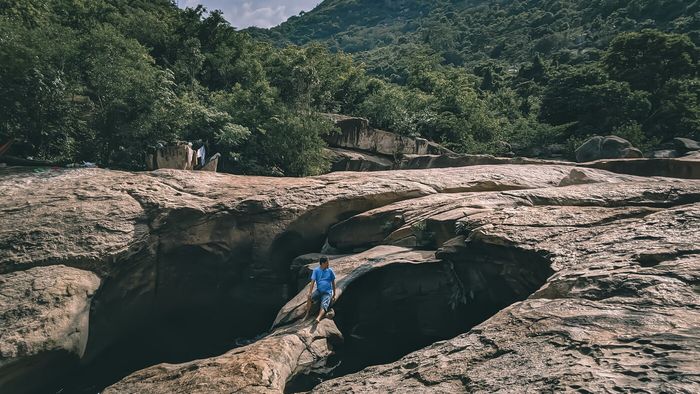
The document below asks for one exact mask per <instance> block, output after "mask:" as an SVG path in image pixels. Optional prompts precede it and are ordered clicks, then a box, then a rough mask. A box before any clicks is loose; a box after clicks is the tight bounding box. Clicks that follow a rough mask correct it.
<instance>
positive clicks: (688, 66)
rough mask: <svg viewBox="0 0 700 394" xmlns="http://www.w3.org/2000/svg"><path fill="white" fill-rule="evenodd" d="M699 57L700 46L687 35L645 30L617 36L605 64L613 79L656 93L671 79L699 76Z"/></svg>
mask: <svg viewBox="0 0 700 394" xmlns="http://www.w3.org/2000/svg"><path fill="white" fill-rule="evenodd" d="M699 58H700V51H699V50H698V47H697V46H695V44H694V43H693V42H692V41H691V40H690V38H689V37H688V36H687V35H683V34H669V33H663V32H660V31H658V30H643V31H641V32H632V33H624V34H620V35H619V36H617V37H616V38H615V39H614V40H613V41H612V43H611V44H610V47H609V48H608V50H607V52H606V53H605V55H604V57H603V64H605V67H606V69H607V71H608V73H609V74H610V76H611V77H612V78H613V79H615V80H618V81H625V82H628V83H629V84H630V86H631V87H632V89H635V90H644V91H647V92H652V93H656V92H658V91H659V90H661V89H662V88H663V86H664V85H665V84H666V82H667V81H669V80H671V79H683V78H694V77H696V76H697V73H698V59H699Z"/></svg>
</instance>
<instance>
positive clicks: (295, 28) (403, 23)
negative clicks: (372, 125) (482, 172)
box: [251, 0, 700, 65]
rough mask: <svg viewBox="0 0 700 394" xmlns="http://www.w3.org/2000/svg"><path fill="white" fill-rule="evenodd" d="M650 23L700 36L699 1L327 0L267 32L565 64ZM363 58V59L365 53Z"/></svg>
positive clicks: (350, 44) (292, 39) (338, 44)
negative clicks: (537, 57) (540, 58)
mask: <svg viewBox="0 0 700 394" xmlns="http://www.w3.org/2000/svg"><path fill="white" fill-rule="evenodd" d="M645 28H655V29H659V30H662V31H670V32H676V33H687V34H689V35H690V36H691V38H692V39H693V41H695V43H696V44H697V43H698V42H700V2H698V1H697V0H696V1H684V0H593V1H585V2H584V1H574V0H515V1H512V0H491V1H487V0H468V1H449V0H438V1H421V0H394V1H392V0H386V1H371V0H327V1H324V2H323V3H321V4H320V5H319V6H318V7H317V8H315V9H314V10H312V11H310V12H308V13H305V14H302V15H300V16H297V17H292V18H290V19H289V20H288V21H287V22H285V23H283V24H282V25H280V26H278V27H276V28H274V29H272V30H271V31H269V32H266V31H262V30H260V29H254V30H251V31H252V32H253V34H254V35H257V36H267V37H268V38H271V39H272V40H274V41H276V42H278V43H293V44H306V43H309V42H312V41H316V42H322V43H324V44H326V45H328V46H329V47H331V48H334V49H336V50H343V51H345V52H353V53H357V52H367V51H377V50H387V48H391V47H397V46H401V45H406V44H408V43H410V44H415V45H421V46H426V47H428V48H430V49H431V50H433V51H435V52H437V53H438V54H440V55H441V56H442V57H443V58H444V59H445V62H446V63H450V64H455V65H462V64H465V63H468V64H473V63H475V62H478V61H483V60H502V61H506V62H524V61H530V60H531V59H532V57H533V56H534V55H535V54H536V53H539V54H541V55H545V56H551V57H553V58H556V59H557V60H558V61H561V62H566V63H568V62H571V61H575V60H576V59H579V58H580V57H581V56H583V55H585V53H586V51H587V50H590V49H604V48H605V47H606V46H607V45H608V43H609V42H610V41H611V40H612V38H614V37H615V36H616V35H617V34H619V33H621V32H628V31H640V30H642V29H645ZM364 58H366V57H364Z"/></svg>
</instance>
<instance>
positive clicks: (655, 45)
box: [249, 0, 700, 152]
mask: <svg viewBox="0 0 700 394" xmlns="http://www.w3.org/2000/svg"><path fill="white" fill-rule="evenodd" d="M249 32H250V33H251V34H252V35H253V36H254V37H258V38H261V39H267V40H271V41H273V42H275V43H276V44H277V45H288V44H296V45H307V44H321V45H326V46H328V47H329V48H331V50H333V51H341V52H347V53H350V54H352V56H353V58H354V59H355V60H356V61H357V62H358V63H360V64H362V65H363V67H365V69H366V70H367V72H368V73H369V74H370V75H374V76H377V77H379V78H382V79H383V80H385V81H388V82H391V83H394V84H397V85H400V86H404V87H407V88H409V89H415V90H417V91H420V92H423V93H425V94H428V95H430V96H432V97H435V98H436V99H437V100H440V99H441V98H444V97H445V96H453V95H454V94H455V92H454V90H455V89H457V90H459V91H460V93H459V95H460V96H461V97H468V98H471V97H473V98H474V100H476V101H475V102H481V103H482V105H483V107H481V106H480V105H476V107H481V108H482V109H484V111H485V112H486V116H485V117H483V118H482V119H481V120H474V118H473V117H472V118H471V120H467V121H464V120H465V119H466V118H469V115H465V111H466V112H468V113H469V114H473V113H475V112H477V113H478V112H480V109H475V108H474V107H471V108H469V109H465V108H462V109H455V106H454V105H450V104H449V103H446V105H444V106H441V107H440V108H439V109H438V110H437V113H435V112H431V111H429V110H428V112H430V115H427V116H421V115H420V113H421V112H422V111H421V108H425V107H426V106H425V105H420V104H411V100H401V98H402V96H401V95H399V94H396V95H394V97H393V98H398V100H397V101H403V102H408V104H399V106H402V107H403V109H404V110H405V112H407V113H409V114H410V116H408V118H411V119H413V118H416V117H417V118H420V119H418V120H415V121H413V120H411V121H412V122H413V123H412V124H411V125H405V124H402V122H399V121H391V120H389V121H387V120H385V119H382V117H381V116H376V115H375V114H369V115H368V116H369V117H371V118H372V117H373V115H374V117H375V118H377V119H374V120H375V123H378V124H379V125H381V126H382V127H385V128H389V129H393V130H397V131H399V132H408V133H411V132H417V133H419V134H421V135H423V136H425V137H428V138H433V139H436V140H439V141H441V142H443V143H445V144H447V145H450V143H453V144H455V143H456V145H458V146H459V145H462V146H470V147H471V148H467V150H470V149H471V150H474V149H476V150H484V149H485V150H491V151H496V152H498V149H497V144H496V145H494V144H493V142H494V140H497V139H501V140H503V141H506V142H510V143H512V144H515V145H518V146H537V145H538V144H547V143H549V144H551V143H563V144H566V145H567V146H568V147H569V148H568V149H569V150H570V149H572V148H573V147H575V146H576V144H578V143H579V142H580V141H582V140H583V139H585V138H586V137H587V136H590V135H593V134H616V135H620V136H623V137H625V138H628V139H630V140H633V142H634V143H636V144H638V145H639V146H640V147H642V148H650V147H652V146H654V145H657V144H659V143H660V142H662V141H664V140H668V139H670V138H672V137H674V136H681V135H682V136H688V137H697V136H698V133H699V132H700V107H699V103H700V100H699V97H698V91H699V90H700V83H699V82H698V79H697V77H698V58H699V56H698V53H699V52H698V49H697V44H698V43H699V42H700V2H698V1H683V0H635V1H632V0H596V1H586V2H582V1H569V0H546V1H540V0H523V1H510V0H509V1H495V0H492V1H480V0H470V1H447V0H440V1H431V2H427V1H417V0H399V1H382V2H374V1H365V0H356V1H347V0H328V1H324V2H323V3H321V4H320V5H319V6H318V7H317V8H316V9H314V10H312V11H310V12H308V13H305V14H302V15H299V16H297V17H292V18H290V19H289V20H288V21H287V22H285V23H283V24H282V25H280V26H278V27H276V28H274V29H272V30H262V29H251V30H249ZM681 97H682V98H681ZM467 100H469V99H467ZM428 107H429V106H428ZM445 114H451V115H455V116H454V117H451V116H447V117H445V116H443V115H445ZM436 118H441V120H440V121H437V122H436V121H434V119H436ZM456 120H459V121H458V122H457V123H460V122H461V124H460V125H459V126H457V125H456V124H455V122H456ZM411 121H409V122H411ZM404 123H405V122H404ZM427 124H429V125H427ZM465 128H466V129H470V132H469V136H471V137H470V138H471V139H470V138H466V139H465V138H464V136H462V137H456V136H455V134H456V133H457V134H458V133H459V132H455V130H463V129H465ZM446 129H449V130H446ZM457 141H459V142H457ZM489 141H490V142H489ZM484 143H486V144H485V145H484ZM458 146H454V145H453V146H452V147H453V148H455V149H457V150H460V149H459V147H458ZM524 152H528V150H527V149H526V150H524Z"/></svg>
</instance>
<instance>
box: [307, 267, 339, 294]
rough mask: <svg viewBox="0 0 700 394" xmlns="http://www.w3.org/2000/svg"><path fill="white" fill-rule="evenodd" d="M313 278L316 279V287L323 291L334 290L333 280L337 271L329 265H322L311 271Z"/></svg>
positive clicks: (330, 291) (329, 291)
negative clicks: (323, 267) (326, 266)
mask: <svg viewBox="0 0 700 394" xmlns="http://www.w3.org/2000/svg"><path fill="white" fill-rule="evenodd" d="M311 280H315V281H316V287H317V288H318V291H320V292H321V293H329V294H330V293H332V292H333V281H334V280H335V272H333V270H332V269H331V268H330V267H329V268H327V269H325V270H324V269H322V268H321V267H316V268H314V271H313V272H312V273H311Z"/></svg>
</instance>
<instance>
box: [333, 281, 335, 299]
mask: <svg viewBox="0 0 700 394" xmlns="http://www.w3.org/2000/svg"><path fill="white" fill-rule="evenodd" d="M333 302H335V279H333Z"/></svg>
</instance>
